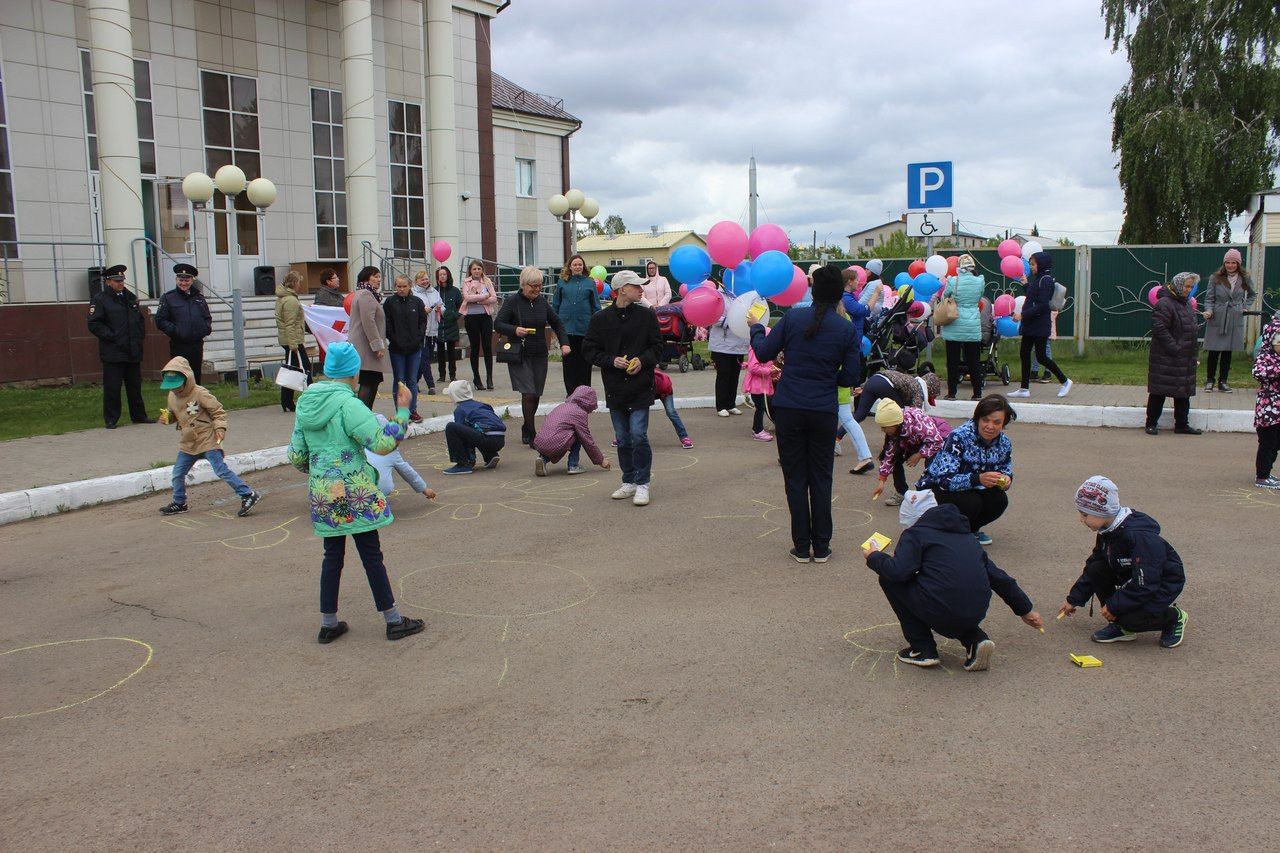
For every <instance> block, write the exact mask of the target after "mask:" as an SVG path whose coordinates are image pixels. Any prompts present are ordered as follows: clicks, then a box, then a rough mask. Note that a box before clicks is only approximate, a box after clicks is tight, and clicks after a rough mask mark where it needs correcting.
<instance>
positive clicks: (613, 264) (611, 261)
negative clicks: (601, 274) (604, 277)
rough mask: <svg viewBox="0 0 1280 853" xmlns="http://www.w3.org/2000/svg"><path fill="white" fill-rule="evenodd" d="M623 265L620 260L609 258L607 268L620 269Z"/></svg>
mask: <svg viewBox="0 0 1280 853" xmlns="http://www.w3.org/2000/svg"><path fill="white" fill-rule="evenodd" d="M623 265H624V264H623V262H622V258H610V259H609V266H611V267H620V266H623Z"/></svg>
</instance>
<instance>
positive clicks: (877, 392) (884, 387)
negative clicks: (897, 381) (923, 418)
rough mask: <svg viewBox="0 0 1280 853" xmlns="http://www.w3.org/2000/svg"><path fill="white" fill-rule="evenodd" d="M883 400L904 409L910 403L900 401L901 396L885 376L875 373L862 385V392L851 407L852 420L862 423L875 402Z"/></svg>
mask: <svg viewBox="0 0 1280 853" xmlns="http://www.w3.org/2000/svg"><path fill="white" fill-rule="evenodd" d="M885 398H888V399H890V400H893V402H895V403H897V404H898V405H899V406H904V407H905V406H906V405H907V403H909V402H910V401H909V400H904V399H902V395H901V394H899V393H898V390H897V389H896V388H894V387H893V383H892V382H890V381H889V378H888V377H887V376H883V375H881V374H879V373H876V374H874V375H872V376H871V377H870V378H868V379H867V381H866V382H864V383H862V392H861V393H859V394H858V399H857V402H856V403H855V405H854V407H853V419H854V420H855V421H857V422H858V423H862V422H863V421H865V420H866V419H867V417H868V416H869V415H870V414H871V407H872V406H874V405H875V404H876V401H877V400H883V399H885Z"/></svg>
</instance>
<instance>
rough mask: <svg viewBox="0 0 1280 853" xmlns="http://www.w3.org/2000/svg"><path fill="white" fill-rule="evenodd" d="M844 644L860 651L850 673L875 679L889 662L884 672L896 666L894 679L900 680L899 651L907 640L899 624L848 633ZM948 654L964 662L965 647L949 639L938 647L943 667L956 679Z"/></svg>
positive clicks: (875, 626)
mask: <svg viewBox="0 0 1280 853" xmlns="http://www.w3.org/2000/svg"><path fill="white" fill-rule="evenodd" d="M844 641H845V642H846V643H848V644H849V645H851V646H853V647H854V648H855V649H857V650H858V653H857V654H856V655H854V656H853V660H851V661H849V671H850V672H855V671H859V670H860V671H861V672H862V675H863V677H865V678H871V677H872V676H874V675H875V671H876V668H877V667H879V666H880V664H881V663H882V662H884V661H888V663H887V664H885V667H884V669H885V670H886V671H887V670H888V669H889V666H890V665H892V667H893V677H894V678H897V677H898V671H899V665H898V649H900V648H902V646H903V645H905V643H906V640H904V639H903V638H902V631H901V630H900V626H899V625H898V623H897V622H885V623H884V624H883V625H872V626H871V627H870V628H855V629H854V630H852V631H847V632H845V635H844ZM884 646H889V648H884ZM952 647H954V649H953V648H952ZM956 649H958V650H959V651H956ZM948 654H950V655H952V656H953V657H956V658H957V659H958V660H960V661H963V660H964V656H965V655H964V646H962V645H961V644H960V643H959V642H958V641H956V640H952V639H946V638H944V639H943V640H942V642H941V643H939V644H938V658H939V659H940V660H941V661H942V663H940V664H939V667H941V668H942V670H943V671H945V672H946V673H947V674H948V675H955V673H954V672H953V671H952V670H951V668H950V667H948V666H947V663H946V660H945V657H946V655H948Z"/></svg>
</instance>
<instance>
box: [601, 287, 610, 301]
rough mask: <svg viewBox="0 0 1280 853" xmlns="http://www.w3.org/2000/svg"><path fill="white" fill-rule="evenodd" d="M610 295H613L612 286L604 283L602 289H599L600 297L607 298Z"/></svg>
mask: <svg viewBox="0 0 1280 853" xmlns="http://www.w3.org/2000/svg"><path fill="white" fill-rule="evenodd" d="M610 296H613V288H612V287H610V286H609V285H608V284H606V285H605V286H604V289H603V290H601V291H600V298H601V299H608V298H609V297H610Z"/></svg>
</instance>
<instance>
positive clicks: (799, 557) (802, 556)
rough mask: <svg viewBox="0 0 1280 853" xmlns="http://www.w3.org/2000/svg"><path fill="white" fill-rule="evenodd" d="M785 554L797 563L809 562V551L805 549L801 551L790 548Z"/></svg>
mask: <svg viewBox="0 0 1280 853" xmlns="http://www.w3.org/2000/svg"><path fill="white" fill-rule="evenodd" d="M787 553H788V554H790V555H791V559H793V560H795V561H796V562H797V563H807V562H809V560H810V557H809V549H807V548H806V549H805V550H803V551H801V550H800V549H799V548H792V549H791V550H790V551H788V552H787Z"/></svg>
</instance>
